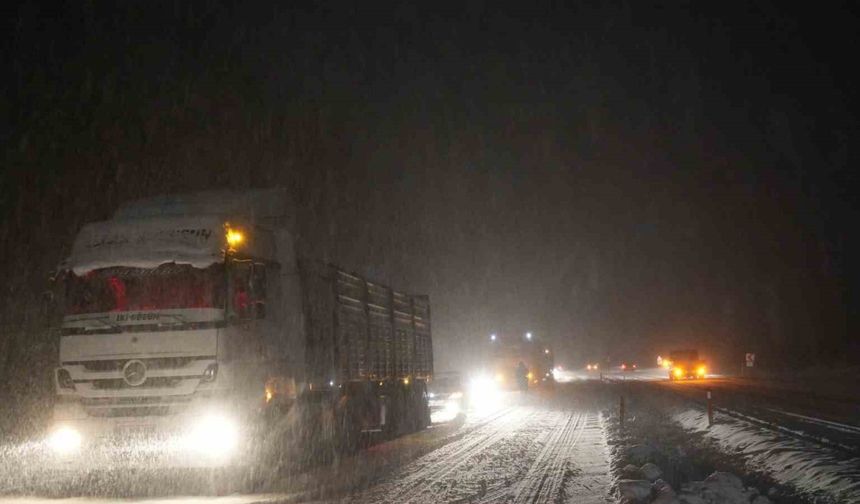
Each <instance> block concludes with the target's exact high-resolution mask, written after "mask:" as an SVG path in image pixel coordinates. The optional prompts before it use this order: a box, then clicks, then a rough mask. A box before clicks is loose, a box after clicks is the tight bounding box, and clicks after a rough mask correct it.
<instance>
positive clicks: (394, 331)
mask: <svg viewBox="0 0 860 504" xmlns="http://www.w3.org/2000/svg"><path fill="white" fill-rule="evenodd" d="M285 201H286V198H285V197H284V193H283V192H282V191H280V190H259V191H247V192H209V193H199V194H191V195H184V196H164V197H156V198H152V199H148V200H142V201H137V202H133V203H131V204H128V205H126V206H123V207H121V208H120V209H119V210H117V212H116V213H115V214H114V216H113V217H112V218H111V219H110V220H108V221H105V222H96V223H91V224H87V225H85V226H84V227H83V228H82V229H81V230H80V232H79V234H78V235H77V237H76V239H75V241H74V244H73V246H72V250H71V254H70V256H69V258H68V259H67V260H66V261H65V262H64V263H63V264H62V265H61V267H60V271H59V274H58V276H57V285H58V286H60V287H61V289H58V290H61V291H62V295H61V296H60V298H61V299H62V302H61V306H62V310H63V316H62V324H61V327H60V331H59V332H60V334H61V335H60V345H59V366H58V367H57V368H56V370H55V374H54V376H55V381H56V389H57V394H58V398H57V402H56V405H55V407H54V425H53V427H52V430H51V433H50V434H49V436H48V446H50V447H51V449H52V450H53V451H55V452H56V453H57V454H58V455H60V456H61V458H63V459H75V458H76V457H83V456H94V455H93V454H95V453H99V452H100V450H106V449H108V448H110V449H117V447H126V448H127V447H129V446H131V447H132V448H134V447H137V449H140V450H143V448H144V447H145V448H146V449H147V450H152V449H153V448H152V447H153V446H155V447H156V448H155V450H156V451H158V452H170V453H171V454H173V455H174V456H176V457H178V458H180V459H182V460H187V461H189V462H191V463H195V462H203V463H206V462H211V461H217V462H219V463H220V462H221V461H225V460H231V459H232V458H236V457H239V456H246V455H248V451H249V447H260V445H267V447H268V448H271V447H272V445H273V437H272V433H271V429H272V428H274V427H273V426H276V425H278V424H279V422H281V423H282V420H283V418H285V417H286V416H287V415H291V414H293V420H294V421H297V422H300V423H302V425H299V426H298V427H297V428H295V427H296V426H293V427H294V428H291V429H289V430H290V432H293V433H297V434H295V435H299V436H303V437H305V438H307V440H308V441H309V442H310V443H311V444H312V443H317V442H323V443H329V444H333V445H335V446H338V447H344V446H353V445H354V444H355V443H356V440H357V439H358V438H359V437H360V436H361V435H362V434H361V433H362V432H366V431H376V432H382V433H388V434H389V435H397V434H401V433H404V432H409V431H415V430H418V429H421V428H423V427H425V426H426V425H427V424H428V423H429V408H428V405H427V393H426V382H427V381H428V380H430V379H431V378H432V373H433V355H432V342H431V332H430V307H429V302H428V298H427V297H426V296H419V295H411V294H406V293H403V292H399V291H395V290H393V289H391V288H390V287H387V286H384V285H381V284H378V283H375V282H371V281H369V280H367V279H365V278H362V277H361V276H359V275H355V274H351V273H348V272H346V271H343V270H341V269H340V268H338V267H335V266H332V265H330V264H325V263H323V262H320V261H315V260H312V259H308V258H300V257H297V255H296V253H295V247H294V242H293V239H292V236H291V232H290V230H289V226H288V224H287V222H288V221H289V215H288V214H289V212H288V210H287V208H286V204H285ZM299 410H300V411H302V414H300V415H295V414H294V413H295V412H296V411H299ZM280 442H282V440H277V443H280ZM277 443H275V444H277Z"/></svg>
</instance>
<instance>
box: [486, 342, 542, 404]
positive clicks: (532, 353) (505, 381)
mask: <svg viewBox="0 0 860 504" xmlns="http://www.w3.org/2000/svg"><path fill="white" fill-rule="evenodd" d="M489 344H490V349H489V350H490V351H489V363H488V366H487V368H488V370H489V371H490V373H492V378H493V380H494V381H495V382H496V384H497V387H498V388H500V389H507V390H515V389H519V388H521V384H520V383H519V382H520V380H519V379H518V378H520V377H519V374H518V369H519V366H520V363H522V364H523V365H524V366H525V368H526V373H525V377H526V379H527V383H526V385H527V386H534V385H552V384H554V383H555V378H554V376H553V373H552V370H553V367H554V359H553V352H552V349H551V348H550V346H549V344H548V343H546V342H543V341H541V340H540V339H539V338H538V336H537V335H533V334H532V333H530V332H527V333H525V334H524V335H516V336H512V335H501V334H498V335H497V334H493V335H491V336H490V343H489Z"/></svg>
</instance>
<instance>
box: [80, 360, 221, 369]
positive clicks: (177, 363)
mask: <svg viewBox="0 0 860 504" xmlns="http://www.w3.org/2000/svg"><path fill="white" fill-rule="evenodd" d="M202 359H214V357H155V358H150V359H138V360H140V361H142V362H143V363H144V364H145V365H146V368H147V369H182V368H184V367H186V366H187V365H188V364H190V363H191V362H192V361H195V360H202ZM129 360H130V359H109V360H97V361H86V362H67V363H65V364H70V365H71V364H80V365H82V366H83V367H84V369H86V370H87V371H95V372H103V371H119V370H121V369H122V367H123V366H124V365H125V363H126V362H128V361H129Z"/></svg>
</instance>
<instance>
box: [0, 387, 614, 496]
mask: <svg viewBox="0 0 860 504" xmlns="http://www.w3.org/2000/svg"><path fill="white" fill-rule="evenodd" d="M574 388H576V387H573V386H563V385H562V386H559V387H557V390H556V392H554V393H532V394H529V395H528V396H525V397H524V396H522V395H521V394H518V393H504V394H501V395H499V396H498V397H495V398H494V399H493V400H486V399H487V398H484V399H485V400H484V401H483V402H480V403H479V404H478V408H479V410H478V411H473V412H472V414H471V415H470V416H469V417H468V419H466V420H465V421H461V422H460V423H456V424H455V423H449V424H443V425H437V426H435V427H434V428H431V429H429V430H427V431H424V432H421V433H417V434H414V435H411V436H406V437H404V438H401V439H397V440H394V441H392V442H388V443H383V444H380V445H376V446H374V447H372V448H370V449H367V450H364V451H362V452H360V453H359V454H357V455H356V456H354V457H350V458H348V459H346V460H343V461H341V462H340V463H339V464H338V466H337V467H324V468H319V469H316V470H314V471H311V472H309V473H307V474H302V475H299V476H293V477H291V478H290V481H282V482H278V483H276V484H274V485H272V489H267V491H268V492H271V493H266V494H256V495H233V496H224V497H163V498H157V499H141V498H140V497H144V496H143V495H138V496H135V495H128V496H127V497H129V498H130V499H133V500H134V502H138V503H141V502H145V503H149V504H153V503H178V502H192V503H195V502H200V503H202V502H206V503H218V504H245V503H251V502H360V503H367V504H377V503H389V502H390V503H406V502H413V503H431V502H473V503H479V502H486V503H490V502H513V503H521V502H529V503H554V502H562V501H564V502H567V501H573V502H581V503H603V502H610V500H609V491H610V484H611V478H610V474H609V460H608V449H607V445H606V441H605V436H604V430H603V425H602V419H601V416H600V414H599V413H598V412H597V408H590V407H588V406H587V404H586V402H587V401H583V400H581V398H580V397H578V396H577V395H576V394H575V393H573V392H572V390H573V389H574ZM44 497H48V496H47V495H46V496H44ZM50 497H53V498H50V499H47V498H43V496H41V495H37V496H33V497H31V496H21V497H18V496H12V497H6V498H5V499H4V497H2V496H0V502H12V503H15V504H36V503H39V504H41V503H42V502H51V503H55V504H57V503H62V504H69V503H78V502H82V503H83V502H86V503H88V504H89V503H93V502H115V499H104V498H96V497H79V496H73V495H50ZM56 497H66V498H60V499H57V498H56ZM135 497H137V498H135Z"/></svg>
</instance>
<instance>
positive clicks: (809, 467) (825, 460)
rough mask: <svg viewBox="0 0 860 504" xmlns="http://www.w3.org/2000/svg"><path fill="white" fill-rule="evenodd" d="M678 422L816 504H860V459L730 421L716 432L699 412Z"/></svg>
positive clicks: (688, 412) (721, 420) (678, 416)
mask: <svg viewBox="0 0 860 504" xmlns="http://www.w3.org/2000/svg"><path fill="white" fill-rule="evenodd" d="M673 419H674V420H675V421H676V422H677V423H678V424H680V425H681V426H682V427H683V428H684V429H685V430H687V431H688V432H695V433H700V434H701V435H703V436H705V437H706V438H708V439H711V440H713V441H715V442H716V444H717V445H718V446H719V447H720V448H721V449H722V450H723V451H725V452H727V453H734V454H737V455H741V456H742V457H743V458H744V460H745V461H746V463H747V465H748V466H749V467H750V468H752V469H754V470H757V471H761V472H763V473H765V474H767V475H769V476H771V477H772V478H773V479H774V480H776V481H778V482H780V483H783V484H785V485H788V486H791V487H793V488H794V489H795V490H796V491H797V493H798V494H799V495H803V496H805V497H806V498H809V499H811V500H813V501H819V500H822V499H823V500H825V501H830V502H840V503H841V502H860V459H858V458H856V457H855V458H847V457H846V456H845V455H844V454H842V453H838V452H835V451H834V450H832V449H829V448H825V447H821V446H816V445H811V444H810V443H806V442H802V441H799V440H796V439H793V438H789V437H786V436H783V435H780V434H778V433H775V432H770V431H767V430H763V429H762V428H760V427H758V426H756V425H753V424H751V423H748V422H744V421H741V420H737V419H734V418H731V417H726V416H725V415H720V416H719V418H718V421H717V422H716V423H715V424H714V425H712V426H711V427H708V420H707V415H706V414H705V413H704V412H701V411H697V410H692V409H688V410H684V411H681V412H679V413H675V414H674V415H673ZM691 502H697V501H691ZM705 502H710V501H705ZM719 502H735V501H719ZM738 502H741V501H738ZM742 502H750V501H749V500H747V501H742ZM762 502H764V501H762ZM757 504H758V503H757Z"/></svg>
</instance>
